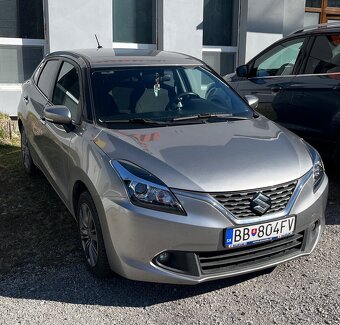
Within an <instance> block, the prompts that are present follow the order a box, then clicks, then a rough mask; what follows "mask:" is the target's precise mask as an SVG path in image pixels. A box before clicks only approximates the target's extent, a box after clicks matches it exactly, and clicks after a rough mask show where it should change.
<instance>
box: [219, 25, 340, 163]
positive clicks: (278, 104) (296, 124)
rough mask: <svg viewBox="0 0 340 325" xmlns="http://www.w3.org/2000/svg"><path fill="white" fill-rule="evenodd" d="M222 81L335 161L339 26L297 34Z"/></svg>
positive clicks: (339, 125) (339, 124)
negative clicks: (249, 98) (253, 99)
mask: <svg viewBox="0 0 340 325" xmlns="http://www.w3.org/2000/svg"><path fill="white" fill-rule="evenodd" d="M225 78H226V79H227V81H228V82H229V84H230V85H231V86H232V87H233V88H234V89H235V90H236V91H237V92H238V93H239V94H240V95H242V96H244V95H245V94H252V95H255V96H257V97H258V98H259V106H258V108H257V110H258V111H259V112H260V113H261V114H263V115H265V116H267V117H268V118H270V119H272V120H273V121H276V122H278V123H280V124H281V125H283V126H285V127H286V128H288V129H290V130H291V131H293V132H295V133H296V134H298V135H300V136H301V137H303V138H304V139H306V140H307V141H308V142H310V143H312V144H313V145H314V146H315V147H317V149H319V151H321V152H322V153H323V154H326V155H327V156H328V155H330V157H331V158H333V161H339V151H340V150H339V146H340V24H339V23H338V24H328V25H318V26H312V27H307V28H305V29H302V30H299V31H296V32H295V33H293V34H291V35H289V36H287V37H285V38H283V39H281V40H280V41H278V42H276V43H274V44H273V45H271V46H270V47H268V48H267V49H265V50H264V51H262V52H261V53H260V54H258V55H257V56H256V57H255V58H253V59H252V60H250V61H249V62H248V64H246V65H242V66H240V67H238V68H237V70H236V73H235V74H232V75H228V76H226V77H225ZM330 157H329V156H328V158H330ZM334 158H336V160H334Z"/></svg>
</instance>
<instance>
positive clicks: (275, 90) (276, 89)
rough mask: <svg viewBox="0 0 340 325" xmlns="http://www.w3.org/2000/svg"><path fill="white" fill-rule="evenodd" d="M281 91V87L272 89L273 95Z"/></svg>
mask: <svg viewBox="0 0 340 325" xmlns="http://www.w3.org/2000/svg"><path fill="white" fill-rule="evenodd" d="M280 90H282V87H280V86H274V87H272V88H271V91H272V92H273V93H278V92H279V91H280Z"/></svg>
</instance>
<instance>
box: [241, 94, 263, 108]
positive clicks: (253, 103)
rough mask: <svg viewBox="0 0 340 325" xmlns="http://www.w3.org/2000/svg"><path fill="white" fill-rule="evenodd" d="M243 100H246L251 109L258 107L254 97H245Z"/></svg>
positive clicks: (257, 101)
mask: <svg viewBox="0 0 340 325" xmlns="http://www.w3.org/2000/svg"><path fill="white" fill-rule="evenodd" d="M244 98H245V99H246V101H247V102H248V105H249V106H250V107H251V108H252V109H256V108H257V106H259V99H258V98H257V97H256V96H254V95H245V96H244Z"/></svg>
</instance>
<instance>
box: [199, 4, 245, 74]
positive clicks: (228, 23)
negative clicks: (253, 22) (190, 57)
mask: <svg viewBox="0 0 340 325" xmlns="http://www.w3.org/2000/svg"><path fill="white" fill-rule="evenodd" d="M238 10H239V1H238V0H228V1H225V0H204V8H203V55H202V57H203V60H204V61H205V62H206V63H207V64H208V65H209V66H211V67H212V68H213V69H214V70H216V71H217V72H218V73H220V74H221V75H225V74H227V73H230V72H232V71H234V69H235V65H236V60H237V51H238V48H237V30H238V27H237V24H238V16H239V12H238Z"/></svg>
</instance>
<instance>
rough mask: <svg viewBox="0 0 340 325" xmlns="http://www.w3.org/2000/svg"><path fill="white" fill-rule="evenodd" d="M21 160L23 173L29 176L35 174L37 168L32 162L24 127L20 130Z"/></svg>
mask: <svg viewBox="0 0 340 325" xmlns="http://www.w3.org/2000/svg"><path fill="white" fill-rule="evenodd" d="M21 158H22V163H23V166H24V169H25V172H26V173H27V174H28V175H30V176H32V175H34V174H36V172H37V167H36V166H35V165H34V162H33V159H32V156H31V152H30V148H29V143H28V139H27V136H26V133H25V129H24V127H22V128H21Z"/></svg>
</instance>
